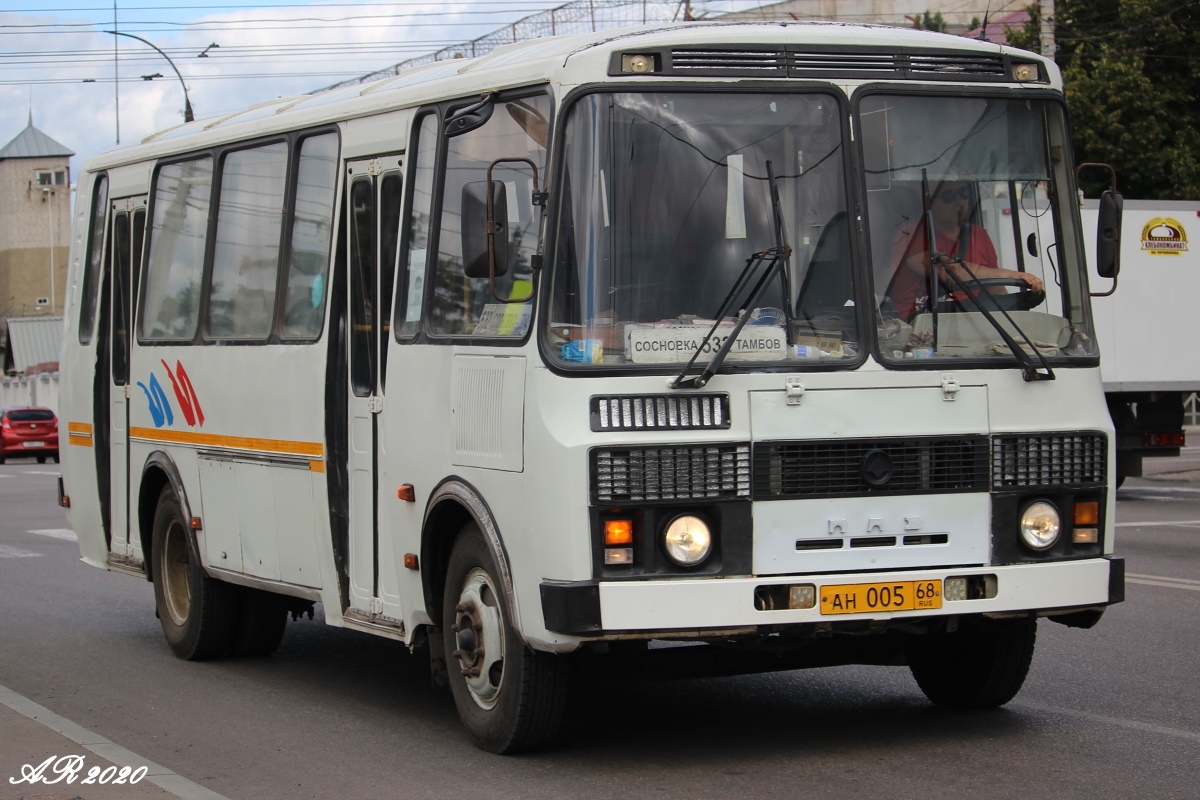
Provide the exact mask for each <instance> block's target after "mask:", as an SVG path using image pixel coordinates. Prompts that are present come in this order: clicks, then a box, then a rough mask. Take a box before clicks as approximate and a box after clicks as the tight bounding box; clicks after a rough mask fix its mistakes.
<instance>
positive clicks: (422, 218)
mask: <svg viewBox="0 0 1200 800" xmlns="http://www.w3.org/2000/svg"><path fill="white" fill-rule="evenodd" d="M437 129H438V119H437V115H436V114H426V115H425V116H424V117H422V118H421V122H420V125H419V126H418V128H417V135H416V139H417V142H416V151H415V152H416V155H415V160H414V166H413V173H412V183H411V186H412V213H410V214H409V215H408V220H409V222H408V225H409V227H408V231H407V234H406V241H407V243H408V244H407V250H406V253H405V256H404V259H405V260H404V262H403V267H402V268H401V270H400V272H399V276H398V277H399V284H400V285H399V286H397V287H396V336H397V337H411V336H415V335H416V334H417V333H419V332H420V330H421V305H422V303H423V302H424V299H425V269H426V262H427V261H428V258H427V254H428V251H429V219H430V216H429V215H430V214H431V213H432V211H433V179H434V162H435V161H436V159H437V143H438V135H437ZM410 152H411V150H410Z"/></svg>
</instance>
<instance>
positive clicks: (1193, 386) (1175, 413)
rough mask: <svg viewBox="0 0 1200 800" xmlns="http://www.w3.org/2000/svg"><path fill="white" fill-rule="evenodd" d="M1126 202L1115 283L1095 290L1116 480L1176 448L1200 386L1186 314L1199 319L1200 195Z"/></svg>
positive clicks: (1092, 223) (1092, 220) (1199, 358)
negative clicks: (1187, 402) (1187, 406)
mask: <svg viewBox="0 0 1200 800" xmlns="http://www.w3.org/2000/svg"><path fill="white" fill-rule="evenodd" d="M1096 208H1097V203H1096V201H1094V200H1089V201H1085V207H1084V210H1083V229H1084V230H1085V231H1094V230H1095V229H1096V214H1097V211H1096ZM1124 208H1125V210H1124V215H1123V218H1122V224H1121V271H1120V274H1119V276H1118V279H1117V281H1116V283H1117V287H1116V291H1115V292H1113V293H1112V294H1111V295H1108V296H1096V295H1093V297H1092V309H1093V312H1094V313H1095V317H1096V334H1097V337H1098V338H1099V340H1100V350H1101V353H1102V357H1101V363H1100V367H1101V369H1100V372H1101V375H1102V376H1103V379H1104V392H1105V395H1106V397H1107V400H1108V409H1109V412H1110V413H1111V414H1112V419H1113V423H1114V425H1116V429H1117V485H1118V486H1119V485H1120V484H1121V482H1122V481H1124V479H1125V478H1127V477H1130V476H1132V477H1137V476H1140V475H1141V474H1142V459H1143V458H1147V457H1151V456H1154V457H1160V456H1177V455H1179V449H1180V448H1181V447H1182V446H1183V444H1184V431H1183V410H1184V407H1183V403H1184V399H1185V398H1186V397H1187V396H1188V395H1189V394H1191V393H1192V392H1196V391H1200V347H1198V346H1196V344H1195V342H1194V341H1193V339H1192V333H1193V332H1194V331H1192V330H1191V328H1190V323H1188V322H1187V320H1189V319H1191V318H1192V317H1191V315H1192V314H1193V313H1197V322H1198V323H1200V313H1198V312H1197V310H1196V309H1194V308H1192V306H1191V301H1190V300H1189V299H1188V298H1190V297H1197V296H1198V295H1200V254H1198V253H1197V248H1198V247H1200V242H1197V238H1200V201H1190V200H1189V201H1166V200H1126V201H1125V205H1124ZM1088 238H1089V241H1088V242H1087V247H1088V262H1089V263H1095V262H1094V248H1095V241H1094V240H1091V237H1088ZM1089 280H1090V281H1091V284H1092V291H1093V292H1107V291H1109V290H1110V289H1111V288H1112V284H1113V281H1108V280H1104V279H1102V278H1098V277H1096V275H1095V274H1094V273H1093V274H1090V275H1089ZM1189 287H1191V288H1189Z"/></svg>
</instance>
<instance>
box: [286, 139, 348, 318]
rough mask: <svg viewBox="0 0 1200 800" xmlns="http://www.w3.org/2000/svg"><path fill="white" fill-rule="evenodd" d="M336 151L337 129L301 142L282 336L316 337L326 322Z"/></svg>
mask: <svg viewBox="0 0 1200 800" xmlns="http://www.w3.org/2000/svg"><path fill="white" fill-rule="evenodd" d="M337 155H338V137H337V134H336V133H325V134H321V135H319V136H310V137H308V138H307V139H305V140H304V141H303V142H301V144H300V160H299V162H298V165H297V168H296V179H295V180H296V201H295V203H294V212H293V214H292V231H291V249H290V251H289V254H288V269H287V277H286V281H287V283H286V284H285V286H284V290H283V291H284V304H283V320H282V322H281V324H280V330H279V337H280V338H281V339H316V338H317V337H318V336H320V335H321V328H322V327H323V326H324V324H325V297H326V294H327V293H328V288H327V283H328V280H329V245H330V242H331V240H332V236H333V206H334V201H335V191H334V190H335V188H336V186H337V178H338V176H337Z"/></svg>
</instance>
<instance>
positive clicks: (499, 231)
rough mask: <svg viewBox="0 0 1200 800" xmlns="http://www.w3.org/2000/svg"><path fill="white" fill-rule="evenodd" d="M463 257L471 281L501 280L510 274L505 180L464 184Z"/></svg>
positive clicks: (464, 267)
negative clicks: (507, 273) (472, 279)
mask: <svg viewBox="0 0 1200 800" xmlns="http://www.w3.org/2000/svg"><path fill="white" fill-rule="evenodd" d="M489 184H491V196H490V197H489V196H488V185H489ZM489 233H490V234H491V235H490V236H489V235H488V234H489ZM462 254H463V271H464V272H465V273H466V275H467V277H468V278H488V277H499V276H501V275H503V274H505V273H506V272H508V195H507V192H506V190H505V187H504V182H503V181H472V182H471V183H467V184H464V185H463V188H462Z"/></svg>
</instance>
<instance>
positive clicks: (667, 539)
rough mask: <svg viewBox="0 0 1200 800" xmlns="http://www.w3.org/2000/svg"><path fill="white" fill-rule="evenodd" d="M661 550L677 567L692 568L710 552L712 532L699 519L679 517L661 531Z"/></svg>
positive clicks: (687, 516)
mask: <svg viewBox="0 0 1200 800" xmlns="http://www.w3.org/2000/svg"><path fill="white" fill-rule="evenodd" d="M663 549H664V550H665V551H666V553H667V557H668V558H670V559H671V560H672V561H674V562H675V563H676V564H678V565H679V566H681V567H694V566H696V565H697V564H699V563H700V562H702V561H704V559H706V558H708V554H709V553H710V552H711V551H712V532H711V531H710V530H709V529H708V524H707V523H706V522H705V521H704V520H702V519H700V518H699V517H695V516H692V515H691V514H683V515H680V516H678V517H676V518H675V519H673V520H671V522H670V523H669V524H668V525H667V528H666V530H665V531H663Z"/></svg>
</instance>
